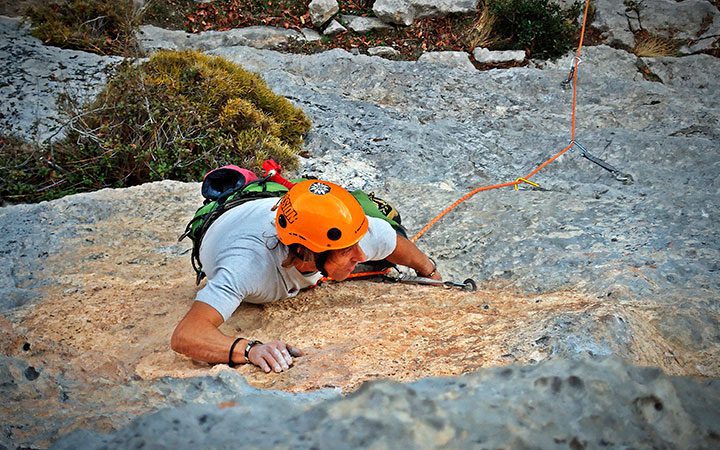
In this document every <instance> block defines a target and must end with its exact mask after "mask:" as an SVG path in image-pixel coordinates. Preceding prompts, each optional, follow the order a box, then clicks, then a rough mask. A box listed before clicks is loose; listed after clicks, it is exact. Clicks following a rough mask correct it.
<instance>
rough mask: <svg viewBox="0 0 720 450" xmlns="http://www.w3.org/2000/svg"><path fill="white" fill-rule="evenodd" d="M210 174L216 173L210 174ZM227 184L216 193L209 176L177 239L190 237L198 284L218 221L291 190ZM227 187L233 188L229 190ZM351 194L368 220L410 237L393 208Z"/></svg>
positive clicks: (265, 183) (262, 183) (261, 183)
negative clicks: (204, 247) (208, 236)
mask: <svg viewBox="0 0 720 450" xmlns="http://www.w3.org/2000/svg"><path fill="white" fill-rule="evenodd" d="M217 170H218V169H216V171H217ZM211 173H213V172H210V173H209V174H211ZM215 173H217V172H215ZM232 176H234V174H232ZM304 180H305V179H304V178H300V179H294V180H291V181H292V182H293V183H298V182H300V181H304ZM227 181H228V180H227V179H222V180H221V182H222V183H221V186H222V188H221V189H213V188H212V187H209V185H210V184H211V183H218V180H217V179H215V180H210V178H209V177H207V176H206V179H205V180H204V181H203V188H202V192H203V196H204V197H205V201H204V203H203V205H202V206H201V207H200V208H198V210H197V211H195V214H194V215H193V218H192V219H191V220H190V222H188V224H187V226H186V227H185V232H184V233H183V234H182V235H181V236H180V238H179V239H178V242H179V241H182V240H183V239H185V238H186V237H188V238H190V240H191V241H192V243H193V248H192V253H191V255H190V262H191V263H192V267H193V269H194V270H195V273H196V278H195V282H196V284H200V282H201V281H202V279H203V278H205V273H204V272H203V271H202V263H201V262H200V244H201V243H202V239H203V237H204V236H205V233H206V232H207V230H208V228H210V225H212V224H213V223H214V222H215V221H216V220H217V219H218V217H220V216H221V215H223V214H224V213H226V212H227V211H229V210H231V209H233V208H235V207H237V206H240V205H242V204H244V203H247V202H249V201H253V200H258V199H262V198H269V197H277V198H279V197H282V196H283V195H285V193H287V192H288V190H289V189H288V188H287V187H285V186H284V185H282V184H280V183H276V182H274V181H269V180H268V177H266V178H260V179H255V180H253V181H249V182H247V179H246V178H245V179H243V178H242V177H241V178H240V180H234V179H233V180H230V182H229V183H228V182H227ZM228 185H229V186H231V187H229V188H227V186H228ZM350 193H351V194H352V195H353V197H355V199H356V200H357V201H358V203H360V206H362V209H363V211H364V212H365V214H366V215H367V216H369V217H376V218H378V219H383V220H385V221H386V222H388V223H389V224H390V225H391V226H392V227H393V228H394V229H395V231H396V232H397V233H398V234H400V235H402V236H403V237H407V230H406V229H405V227H403V226H402V224H401V220H402V219H401V217H400V213H398V212H397V210H396V209H395V208H394V207H393V206H392V205H390V204H389V203H388V202H386V201H385V200H383V199H381V198H379V197H376V196H375V194H373V193H370V194H368V193H366V192H364V191H362V190H359V189H358V190H355V191H352V192H350Z"/></svg>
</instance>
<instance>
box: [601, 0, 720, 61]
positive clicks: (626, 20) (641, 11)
mask: <svg viewBox="0 0 720 450" xmlns="http://www.w3.org/2000/svg"><path fill="white" fill-rule="evenodd" d="M628 5H638V7H637V8H633V7H631V6H628ZM628 5H625V3H624V2H620V1H616V0H598V1H597V2H596V10H595V11H596V12H595V20H594V22H593V25H594V26H595V27H597V28H599V29H600V30H603V31H604V32H605V37H606V42H608V43H610V44H620V45H623V46H626V47H633V46H634V45H635V37H634V33H635V32H637V31H639V30H641V29H642V30H646V31H648V32H650V33H651V34H653V35H658V36H662V37H667V38H676V39H681V40H684V41H686V42H687V43H688V44H687V46H686V47H685V51H686V52H693V51H700V50H705V49H709V48H713V47H714V48H717V46H718V42H719V40H720V12H719V11H718V9H717V7H716V6H715V5H713V4H712V3H711V2H709V1H707V0H684V1H679V2H678V1H675V0H654V1H652V2H643V1H639V2H631V3H629V4H628Z"/></svg>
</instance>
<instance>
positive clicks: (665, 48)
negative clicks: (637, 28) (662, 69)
mask: <svg viewBox="0 0 720 450" xmlns="http://www.w3.org/2000/svg"><path fill="white" fill-rule="evenodd" d="M633 53H635V54H636V55H637V56H642V57H649V58H655V57H660V56H675V55H677V53H678V44H677V43H676V42H675V41H674V40H672V39H668V38H664V37H661V36H653V35H650V34H647V35H642V36H640V37H636V38H635V48H633Z"/></svg>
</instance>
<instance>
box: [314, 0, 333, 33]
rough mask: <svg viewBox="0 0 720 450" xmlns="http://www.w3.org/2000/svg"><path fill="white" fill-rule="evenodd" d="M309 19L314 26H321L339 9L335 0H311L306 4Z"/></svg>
mask: <svg viewBox="0 0 720 450" xmlns="http://www.w3.org/2000/svg"><path fill="white" fill-rule="evenodd" d="M308 8H309V10H310V20H311V21H312V23H313V25H315V26H316V27H322V26H323V25H324V24H325V23H327V21H328V20H330V19H331V18H332V17H333V16H334V15H335V14H337V13H338V12H339V11H340V7H339V6H338V3H337V1H336V0H312V1H311V2H310V4H309V5H308Z"/></svg>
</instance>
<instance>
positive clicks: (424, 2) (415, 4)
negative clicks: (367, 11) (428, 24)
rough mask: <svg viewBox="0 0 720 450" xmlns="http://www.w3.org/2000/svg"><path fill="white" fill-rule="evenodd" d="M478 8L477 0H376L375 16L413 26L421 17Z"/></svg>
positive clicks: (470, 10) (465, 11)
mask: <svg viewBox="0 0 720 450" xmlns="http://www.w3.org/2000/svg"><path fill="white" fill-rule="evenodd" d="M476 8H477V0H376V1H375V3H373V12H374V13H375V15H376V16H377V17H378V18H380V19H382V20H384V21H386V22H389V23H394V24H397V25H406V26H407V25H411V24H412V23H413V21H415V19H419V18H421V17H434V16H444V15H447V14H453V13H470V12H473V11H475V10H476Z"/></svg>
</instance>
